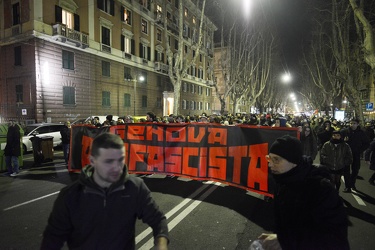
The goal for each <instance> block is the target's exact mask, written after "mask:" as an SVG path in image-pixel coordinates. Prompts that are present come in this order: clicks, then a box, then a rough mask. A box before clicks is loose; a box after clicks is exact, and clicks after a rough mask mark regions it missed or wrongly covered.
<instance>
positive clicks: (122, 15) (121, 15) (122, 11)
mask: <svg viewBox="0 0 375 250" xmlns="http://www.w3.org/2000/svg"><path fill="white" fill-rule="evenodd" d="M124 11H125V9H124V6H121V12H120V18H121V21H122V22H123V21H125V20H124Z"/></svg>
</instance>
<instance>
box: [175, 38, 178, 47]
mask: <svg viewBox="0 0 375 250" xmlns="http://www.w3.org/2000/svg"><path fill="white" fill-rule="evenodd" d="M174 48H175V49H178V40H177V39H174Z"/></svg>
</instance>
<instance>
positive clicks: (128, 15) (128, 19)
mask: <svg viewBox="0 0 375 250" xmlns="http://www.w3.org/2000/svg"><path fill="white" fill-rule="evenodd" d="M121 10H122V16H121V21H123V22H125V23H126V24H128V25H132V12H131V11H130V10H128V9H127V8H125V7H121Z"/></svg>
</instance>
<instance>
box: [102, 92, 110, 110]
mask: <svg viewBox="0 0 375 250" xmlns="http://www.w3.org/2000/svg"><path fill="white" fill-rule="evenodd" d="M102 106H103V107H110V106H111V92H109V91H102Z"/></svg>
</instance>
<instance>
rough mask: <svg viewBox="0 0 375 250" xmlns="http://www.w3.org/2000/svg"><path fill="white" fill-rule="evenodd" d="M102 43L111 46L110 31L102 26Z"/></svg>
mask: <svg viewBox="0 0 375 250" xmlns="http://www.w3.org/2000/svg"><path fill="white" fill-rule="evenodd" d="M102 43H103V44H105V45H107V46H111V30H110V29H108V28H106V27H104V26H102Z"/></svg>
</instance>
